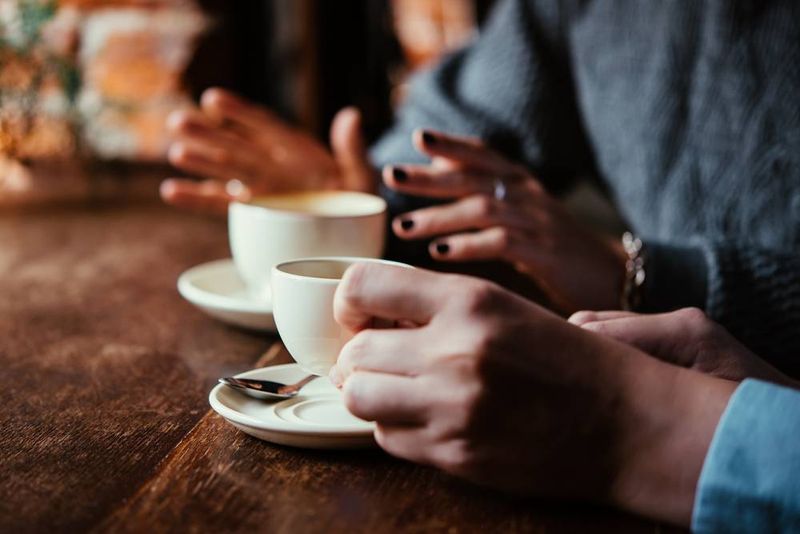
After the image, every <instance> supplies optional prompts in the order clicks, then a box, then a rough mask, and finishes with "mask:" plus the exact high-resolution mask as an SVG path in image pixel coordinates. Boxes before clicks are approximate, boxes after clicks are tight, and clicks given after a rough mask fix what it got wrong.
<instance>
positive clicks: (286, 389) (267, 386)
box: [219, 375, 318, 400]
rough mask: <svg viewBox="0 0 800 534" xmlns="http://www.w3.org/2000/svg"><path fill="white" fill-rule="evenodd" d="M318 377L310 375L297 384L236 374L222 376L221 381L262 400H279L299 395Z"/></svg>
mask: <svg viewBox="0 0 800 534" xmlns="http://www.w3.org/2000/svg"><path fill="white" fill-rule="evenodd" d="M315 378H318V377H317V375H308V376H307V377H305V378H304V379H302V380H301V381H300V382H297V383H296V384H281V383H280V382H271V381H269V380H256V379H255V378H236V377H235V376H226V377H225V378H220V379H219V383H220V384H225V385H226V386H228V387H231V388H233V389H237V390H239V391H241V392H242V393H244V394H245V395H249V396H251V397H253V398H256V399H261V400H278V399H291V398H292V397H294V396H295V395H297V394H298V393H299V392H300V390H301V389H302V388H303V386H305V385H306V384H308V383H309V382H311V381H312V380H314V379H315Z"/></svg>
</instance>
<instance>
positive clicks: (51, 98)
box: [0, 0, 493, 204]
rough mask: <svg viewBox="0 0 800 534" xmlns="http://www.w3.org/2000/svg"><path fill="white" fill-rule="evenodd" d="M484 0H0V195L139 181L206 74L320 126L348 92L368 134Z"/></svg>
mask: <svg viewBox="0 0 800 534" xmlns="http://www.w3.org/2000/svg"><path fill="white" fill-rule="evenodd" d="M492 3H493V2H492V0H337V1H335V2H331V1H324V0H242V1H236V2H231V1H226V0H202V1H201V0H197V1H195V0H58V1H56V0H0V204H35V203H43V202H50V201H53V200H65V199H69V198H82V197H85V196H86V195H87V194H89V195H97V194H98V189H108V188H112V189H113V188H114V187H117V188H118V187H128V188H131V187H133V188H135V186H134V185H132V184H131V183H129V182H130V181H131V180H135V178H136V176H137V175H138V174H150V175H152V174H154V167H156V168H158V167H160V166H163V165H165V153H166V148H167V144H168V138H167V135H166V132H165V128H164V122H165V118H166V116H167V114H168V113H169V112H170V111H172V110H174V109H177V108H181V107H185V106H191V105H192V104H193V102H196V101H197V98H198V97H199V94H200V93H201V92H202V91H203V89H205V88H207V87H209V86H212V85H219V86H224V87H228V88H231V89H233V90H235V91H237V92H239V93H241V94H243V95H245V96H247V97H249V98H250V99H252V100H254V101H257V102H260V103H263V104H265V105H267V106H269V107H271V108H273V109H275V110H277V111H278V112H279V113H280V114H281V115H283V116H284V117H285V118H287V119H288V120H290V121H292V122H293V123H295V124H298V125H300V126H301V127H303V128H304V129H306V130H307V131H309V132H312V133H314V134H316V135H317V136H319V137H320V138H321V139H326V137H327V128H328V126H329V123H330V120H331V119H332V117H333V114H334V113H335V112H336V111H337V110H338V109H340V108H341V107H343V106H345V105H348V104H354V105H356V106H358V107H359V108H361V109H362V111H363V112H364V114H365V122H366V124H365V127H366V130H367V134H368V136H369V137H370V138H371V139H373V138H374V137H376V136H377V135H378V134H379V133H380V131H381V130H382V129H384V128H385V127H386V126H387V124H388V122H389V121H390V120H391V116H392V109H393V107H395V106H397V105H398V104H399V103H400V102H401V101H402V99H403V94H404V84H405V83H406V80H407V78H408V76H409V75H410V74H411V73H413V72H414V71H415V70H416V69H419V68H421V67H423V66H424V65H426V64H427V63H429V62H431V61H435V60H436V59H437V58H438V57H439V56H440V55H442V54H444V53H447V51H449V50H452V49H455V48H457V47H460V46H462V45H463V44H465V43H466V42H468V41H469V40H470V39H472V38H473V37H474V35H475V34H476V32H478V31H479V28H480V24H481V22H482V21H483V20H484V19H485V16H486V13H487V11H488V10H489V9H490V7H491V4H492ZM164 172H167V169H164ZM120 181H123V182H128V183H120Z"/></svg>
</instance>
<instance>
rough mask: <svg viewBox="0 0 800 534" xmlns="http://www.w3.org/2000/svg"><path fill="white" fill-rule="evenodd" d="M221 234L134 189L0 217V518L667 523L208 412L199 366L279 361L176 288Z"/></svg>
mask: <svg viewBox="0 0 800 534" xmlns="http://www.w3.org/2000/svg"><path fill="white" fill-rule="evenodd" d="M225 233H226V232H225V227H224V224H223V223H222V222H220V221H216V220H211V219H206V218H202V217H196V216H190V215H185V214H180V213H177V212H174V211H172V210H170V209H168V208H166V207H162V206H160V205H158V204H156V203H147V202H139V203H120V202H118V203H106V204H105V205H103V206H94V207H93V206H74V207H71V208H59V209H48V210H38V211H28V212H17V213H3V214H0V470H1V471H2V475H0V532H4V533H5V532H43V531H48V532H82V531H104V532H143V531H147V532H213V531H224V532H345V531H347V532H386V531H405V532H428V531H434V532H437V531H438V532H473V531H491V532H498V531H511V532H515V531H524V532H664V531H666V530H669V529H667V528H665V527H661V526H659V525H656V524H654V523H652V522H648V521H645V520H641V519H638V518H633V517H630V516H627V515H624V514H620V513H618V512H614V511H609V510H604V509H597V508H591V507H586V506H582V505H572V504H558V503H548V502H541V501H539V502H534V501H529V500H518V499H512V498H508V497H503V496H500V495H497V494H495V493H492V492H489V491H485V490H482V489H478V488H475V487H472V486H469V485H467V484H465V483H461V482H459V481H456V480H454V479H451V478H449V477H446V476H444V475H442V474H440V473H438V472H436V471H433V470H431V469H428V468H424V467H419V466H414V465H411V464H408V463H405V462H401V461H398V460H395V459H393V458H390V457H389V456H387V455H386V454H384V453H383V452H381V451H380V450H377V449H376V450H372V451H361V452H324V451H307V450H300V449H291V448H287V447H280V446H275V445H271V444H268V443H265V442H262V441H258V440H256V439H254V438H251V437H249V436H247V435H245V434H243V433H241V432H239V431H237V430H236V429H234V428H233V427H232V426H230V425H228V424H227V423H225V421H224V420H222V419H221V418H220V417H218V416H217V415H216V414H214V413H213V412H211V411H210V410H209V407H208V402H207V398H206V397H207V394H208V391H209V389H210V388H211V386H212V385H213V383H214V382H215V380H216V378H217V377H219V376H224V375H230V374H234V373H236V372H240V371H243V370H246V369H249V368H251V367H253V366H255V365H257V364H258V362H259V360H260V361H261V364H269V363H273V362H275V363H278V362H284V361H286V360H287V358H288V356H287V355H286V354H285V352H284V351H283V350H282V347H281V346H280V345H278V346H274V347H273V345H274V344H275V342H276V340H275V339H271V338H269V337H266V336H263V335H254V334H251V333H247V332H244V331H241V330H237V329H234V328H230V327H227V326H225V325H222V324H220V323H218V322H216V321H214V320H212V319H210V318H208V317H206V316H205V315H203V314H201V313H200V312H199V311H197V310H195V309H193V308H192V307H191V306H190V305H189V304H187V303H186V302H184V301H183V300H182V299H181V298H180V297H179V295H178V293H177V291H176V289H175V282H176V279H177V277H178V275H179V274H180V273H181V272H182V271H183V270H185V269H187V268H189V267H191V266H193V265H196V264H198V263H202V262H204V261H209V260H212V259H217V258H221V257H225V256H227V255H228V249H227V244H226V235H225ZM270 347H273V348H272V349H271V350H270Z"/></svg>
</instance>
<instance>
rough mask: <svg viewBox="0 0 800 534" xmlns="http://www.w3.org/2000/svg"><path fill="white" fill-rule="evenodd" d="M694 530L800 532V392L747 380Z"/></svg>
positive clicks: (716, 448) (712, 455)
mask: <svg viewBox="0 0 800 534" xmlns="http://www.w3.org/2000/svg"><path fill="white" fill-rule="evenodd" d="M692 530H693V531H694V532H698V533H705V532H725V533H736V532H747V533H752V532H800V391H796V390H793V389H789V388H785V387H781V386H776V385H774V384H769V383H767V382H761V381H758V380H752V379H749V380H745V381H744V382H742V384H741V385H740V386H739V387H738V388H737V389H736V391H735V392H734V394H733V396H732V397H731V399H730V401H729V403H728V406H727V408H726V409H725V412H724V413H723V414H722V418H721V419H720V422H719V425H718V426H717V430H716V431H715V433H714V438H713V439H712V441H711V446H710V447H709V450H708V454H707V456H706V460H705V463H704V464H703V469H702V471H701V473H700V479H699V481H698V483H697V495H696V497H695V503H694V512H693V514H692Z"/></svg>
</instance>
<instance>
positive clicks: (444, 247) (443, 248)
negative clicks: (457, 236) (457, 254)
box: [436, 243, 450, 254]
mask: <svg viewBox="0 0 800 534" xmlns="http://www.w3.org/2000/svg"><path fill="white" fill-rule="evenodd" d="M436 252H438V253H439V254H447V253H448V252H450V245H448V244H447V243H436Z"/></svg>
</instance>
